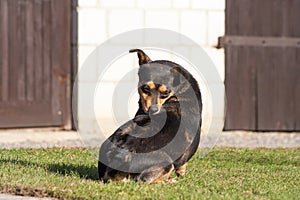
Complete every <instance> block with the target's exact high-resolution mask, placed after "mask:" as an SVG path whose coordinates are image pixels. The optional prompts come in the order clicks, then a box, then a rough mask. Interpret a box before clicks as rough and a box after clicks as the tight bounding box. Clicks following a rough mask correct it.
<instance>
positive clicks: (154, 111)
mask: <svg viewBox="0 0 300 200" xmlns="http://www.w3.org/2000/svg"><path fill="white" fill-rule="evenodd" d="M149 113H150V115H156V114H158V113H159V106H158V105H152V106H150V108H149Z"/></svg>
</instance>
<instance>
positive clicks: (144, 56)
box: [129, 49, 151, 65]
mask: <svg viewBox="0 0 300 200" xmlns="http://www.w3.org/2000/svg"><path fill="white" fill-rule="evenodd" d="M134 52H137V54H138V57H139V65H143V64H146V63H148V62H151V59H150V58H149V57H148V56H147V54H145V53H144V52H143V51H142V50H140V49H130V50H129V53H134Z"/></svg>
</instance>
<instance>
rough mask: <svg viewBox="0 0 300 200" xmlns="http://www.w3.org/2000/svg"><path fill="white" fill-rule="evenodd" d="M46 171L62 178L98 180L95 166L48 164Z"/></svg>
mask: <svg viewBox="0 0 300 200" xmlns="http://www.w3.org/2000/svg"><path fill="white" fill-rule="evenodd" d="M47 170H49V171H51V172H53V173H58V174H60V175H63V176H69V175H75V176H79V177H80V178H84V179H89V180H94V181H95V180H99V179H98V171H97V167H95V166H85V165H72V164H49V165H48V166H47Z"/></svg>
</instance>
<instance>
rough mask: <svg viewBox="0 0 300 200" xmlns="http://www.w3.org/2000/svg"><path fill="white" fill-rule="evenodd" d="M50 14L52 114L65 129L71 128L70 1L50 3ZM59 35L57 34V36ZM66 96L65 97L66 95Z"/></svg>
mask: <svg viewBox="0 0 300 200" xmlns="http://www.w3.org/2000/svg"><path fill="white" fill-rule="evenodd" d="M51 3H52V4H51V13H52V16H53V18H52V48H51V60H52V74H53V76H52V90H57V91H58V92H56V93H53V95H52V96H53V101H52V113H53V116H56V117H55V118H54V119H53V120H55V122H60V123H61V122H64V124H65V127H67V128H71V117H70V112H71V109H70V94H71V92H70V73H69V72H70V64H71V63H70V62H71V59H70V55H71V45H70V44H71V40H70V37H71V34H70V27H71V26H70V25H69V26H65V24H66V23H70V17H71V1H70V0H66V1H60V0H53V1H51ZM58 33H59V34H58ZM66 94H67V95H66Z"/></svg>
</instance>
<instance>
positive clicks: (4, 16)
mask: <svg viewBox="0 0 300 200" xmlns="http://www.w3.org/2000/svg"><path fill="white" fill-rule="evenodd" d="M0 70H1V74H0V77H1V79H0V80H1V83H0V84H1V88H0V91H1V93H0V95H1V96H0V101H7V100H8V3H7V1H0Z"/></svg>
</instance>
